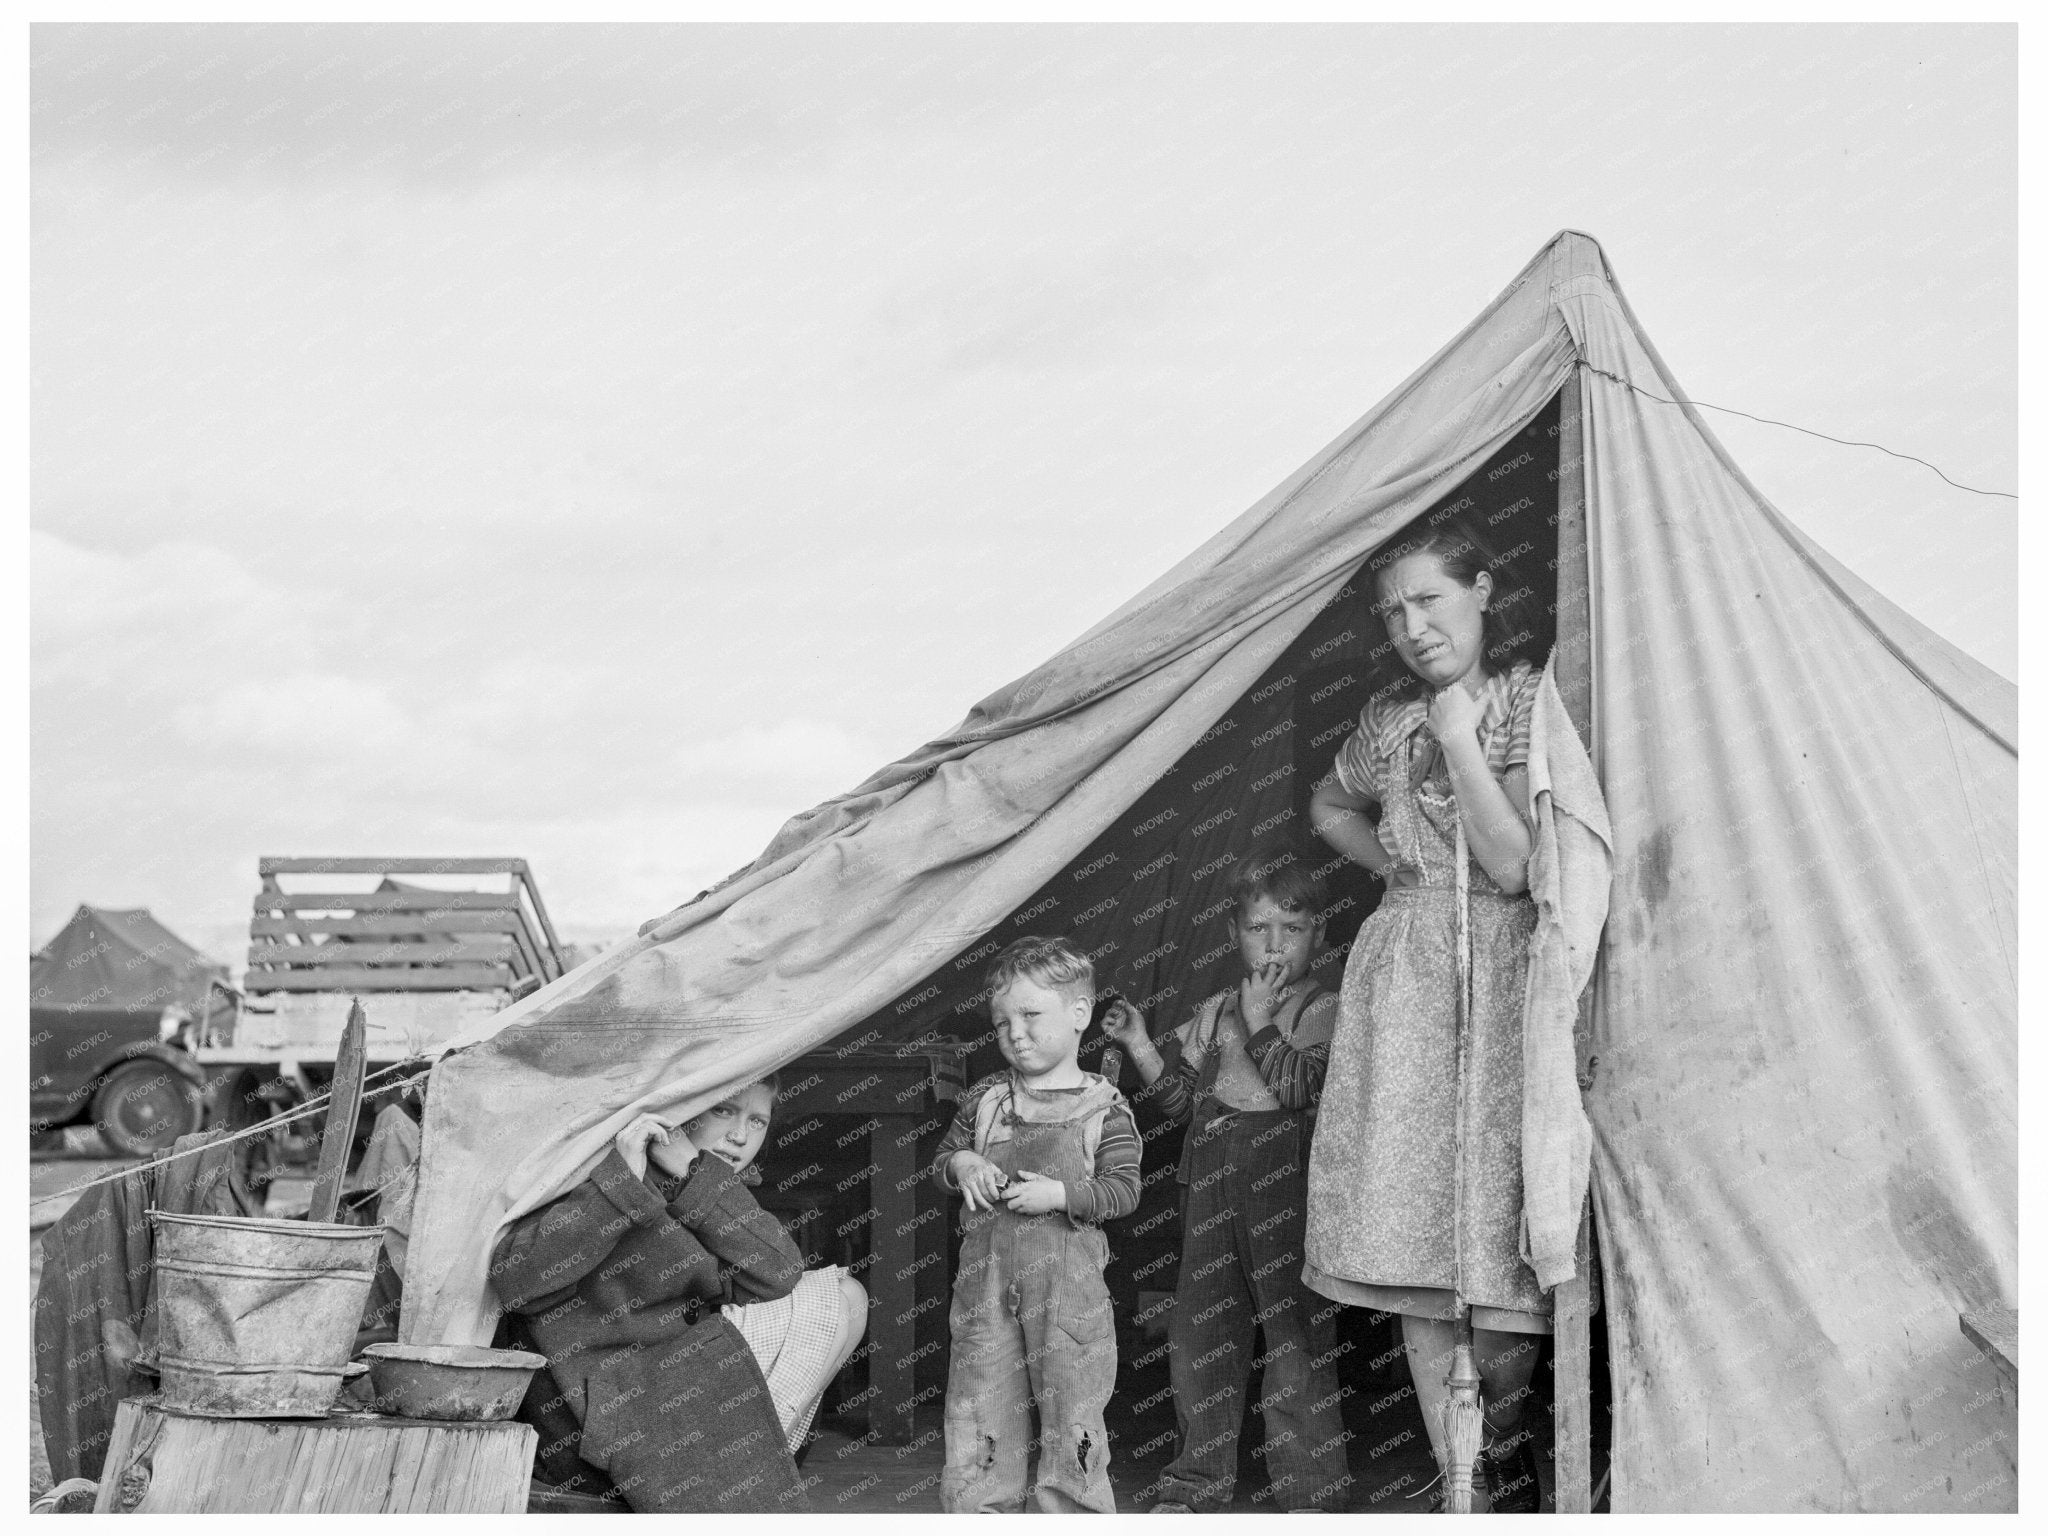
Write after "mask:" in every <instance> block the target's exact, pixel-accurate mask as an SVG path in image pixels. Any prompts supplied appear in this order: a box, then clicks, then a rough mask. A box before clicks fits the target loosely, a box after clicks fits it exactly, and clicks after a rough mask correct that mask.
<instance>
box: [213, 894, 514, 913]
mask: <svg viewBox="0 0 2048 1536" xmlns="http://www.w3.org/2000/svg"><path fill="white" fill-rule="evenodd" d="M249 906H250V909H251V910H252V911H256V912H517V911H519V909H520V908H519V893H518V892H517V891H258V892H257V893H256V894H255V895H254V896H252V897H250V898H249Z"/></svg>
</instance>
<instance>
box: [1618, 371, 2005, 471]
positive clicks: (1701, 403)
mask: <svg viewBox="0 0 2048 1536" xmlns="http://www.w3.org/2000/svg"><path fill="white" fill-rule="evenodd" d="M1579 366H1580V367H1581V368H1583V369H1585V370H1586V371H1587V372H1588V373H1597V374H1599V375H1600V377H1601V378H1603V379H1612V380H1614V382H1615V383H1617V384H1623V385H1626V386H1627V387H1628V388H1630V389H1632V390H1634V391H1635V392H1636V393H1637V394H1639V395H1642V396H1644V397H1645V398H1646V399H1650V400H1656V401H1659V402H1660V403H1662V404H1664V405H1691V406H1697V407H1698V408H1699V409H1700V410H1703V411H1720V412H1721V413H1722V414H1723V415H1727V416H1740V417H1742V418H1743V419H1744V420H1745V421H1760V422H1762V423H1763V424H1764V425H1765V426H1767V427H1784V428H1785V429H1786V430H1788V431H1791V432H1804V433H1805V434H1806V435H1807V436H1808V437H1817V438H1820V439H1821V440H1822V441H1824V442H1830V443H1840V444H1841V445H1842V446H1843V447H1844V448H1875V449H1876V450H1877V451H1878V452H1879V453H1888V454H1890V455H1891V456H1892V457H1893V458H1895V459H1906V460H1909V461H1910V462H1912V463H1914V464H1920V465H1924V466H1925V467H1927V468H1928V469H1931V470H1933V471H1934V472H1935V473H1936V474H1937V475H1941V478H1942V479H1943V480H1947V481H1948V483H1949V484H1950V485H1952V486H1954V487H1955V488H1956V489H1957V490H1959V491H1968V492H1969V493H1970V494H1971V495H1972V496H2003V497H2004V498H2005V499H2006V500H2007V501H2018V500H2019V496H2018V495H2017V494H2016V493H2015V492H2012V491H1987V490H1985V489H1983V488H1982V487H1981V486H1975V485H1965V484H1963V482H1962V481H1960V480H1951V479H1949V477H1948V476H1947V475H1946V474H1943V473H1942V469H1941V466H1940V465H1939V464H1934V463H1930V462H1929V461H1928V460H1926V459H1923V458H1921V457H1920V456H1919V455H1918V454H1917V453H1901V452H1899V450H1898V449H1896V448H1887V447H1885V445H1884V444H1883V443H1866V442H1863V441H1861V440H1860V439H1858V438H1852V437H1833V436H1830V435H1829V434H1828V433H1826V432H1816V431H1814V429H1813V428H1811V427H1802V426H1799V425H1797V424H1796V423H1793V422H1789V421H1779V420H1778V419H1777V418H1776V417H1774V416H1752V415H1751V414H1750V413H1749V412H1748V411H1738V410H1736V409H1735V407H1734V406H1732V405H1712V404H1709V403H1708V402H1707V401H1705V400H1693V399H1685V400H1672V399H1668V398H1666V397H1665V396H1663V395H1660V394H1658V393H1657V392H1656V391H1655V390H1649V389H1645V388H1643V386H1642V385H1640V384H1638V383H1637V382H1636V381H1635V380H1634V379H1625V378H1623V377H1622V376H1621V375H1620V374H1618V373H1609V372H1608V371H1607V370H1606V369H1605V368H1595V367H1594V366H1593V365H1592V364H1591V363H1589V362H1587V361H1585V359H1583V358H1581V359H1580V360H1579Z"/></svg>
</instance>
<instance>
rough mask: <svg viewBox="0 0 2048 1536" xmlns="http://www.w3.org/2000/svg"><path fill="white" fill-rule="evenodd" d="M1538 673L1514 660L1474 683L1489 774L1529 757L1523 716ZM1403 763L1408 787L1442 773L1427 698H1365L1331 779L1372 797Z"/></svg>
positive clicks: (1526, 722)
mask: <svg viewBox="0 0 2048 1536" xmlns="http://www.w3.org/2000/svg"><path fill="white" fill-rule="evenodd" d="M1542 676H1543V674H1542V673H1541V672H1539V671H1537V670H1536V668H1535V667H1533V666H1531V665H1530V664H1529V663H1528V662H1526V661H1518V662H1516V663H1515V664H1514V665H1513V666H1512V667H1509V668H1508V670H1507V671H1505V672H1493V673H1489V674H1488V675H1487V679H1486V681H1485V682H1484V683H1483V684H1482V685H1481V686H1480V689H1479V696H1478V700H1477V702H1478V704H1479V746H1480V749H1481V750H1482V751H1484V752H1485V753H1486V766H1487V768H1488V769H1489V770H1491V772H1492V773H1493V776H1494V777H1495V778H1501V777H1503V776H1504V775H1505V774H1506V773H1507V771H1508V770H1509V769H1510V768H1518V767H1521V766H1522V765H1523V764H1525V763H1527V762H1528V761H1529V718H1530V715H1531V714H1532V713H1533V712H1534V710H1535V707H1536V686H1537V684H1538V682H1539V681H1540V680H1541V679H1542ZM1411 745H1412V747H1413V749H1414V750H1413V751H1412V753H1411V752H1410V750H1409V749H1410V747H1411ZM1404 761H1405V762H1406V764H1407V767H1408V787H1409V788H1411V789H1419V788H1421V786H1422V781H1423V780H1424V779H1427V778H1429V777H1431V776H1432V775H1434V774H1441V773H1447V772H1448V770H1447V769H1445V768H1443V766H1442V764H1443V752H1442V750H1441V749H1440V748H1439V747H1438V746H1437V741H1436V737H1435V736H1434V735H1433V734H1432V733H1431V731H1430V729H1429V700H1428V699H1427V698H1426V697H1425V698H1419V699H1404V698H1387V697H1386V696H1384V695H1382V696H1380V697H1377V698H1372V699H1368V700H1367V701H1366V705H1365V708H1364V709H1362V710H1360V711H1359V712H1358V729H1357V730H1355V731H1353V732H1352V733H1351V734H1350V735H1349V736H1348V737H1346V738H1345V740H1344V745H1343V746H1342V747H1340V748H1338V750H1337V782H1338V783H1339V784H1341V785H1343V786H1344V788H1346V789H1348V790H1349V791H1350V792H1351V793H1352V794H1354V795H1358V796H1361V797H1363V798H1364V799H1367V800H1378V799H1380V798H1381V797H1382V786H1383V785H1385V784H1386V783H1387V782H1388V775H1389V774H1390V773H1391V772H1393V771H1394V770H1395V769H1396V768H1397V767H1398V766H1399V765H1400V764H1401V763H1403V762H1404Z"/></svg>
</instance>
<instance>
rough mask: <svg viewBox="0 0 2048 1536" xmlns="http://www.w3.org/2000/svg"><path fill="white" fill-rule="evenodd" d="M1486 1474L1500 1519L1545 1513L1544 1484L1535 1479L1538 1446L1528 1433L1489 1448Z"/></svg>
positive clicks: (1523, 1431) (1513, 1436)
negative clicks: (1506, 1516)
mask: <svg viewBox="0 0 2048 1536" xmlns="http://www.w3.org/2000/svg"><path fill="white" fill-rule="evenodd" d="M1486 1459H1487V1461H1488V1462H1489V1463H1490V1465H1489V1466H1488V1468H1487V1472H1488V1475H1489V1478H1490V1480H1491V1483H1492V1487H1493V1512H1494V1513H1495V1514H1497V1515H1535V1514H1541V1513H1542V1511H1543V1484H1542V1483H1541V1482H1540V1481H1538V1479H1537V1476H1536V1442H1535V1439H1534V1437H1533V1436H1531V1435H1530V1433H1529V1432H1528V1431H1527V1430H1526V1429H1525V1430H1522V1431H1520V1432H1518V1433H1517V1434H1514V1435H1512V1436H1510V1437H1509V1438H1508V1439H1506V1440H1504V1441H1501V1442H1499V1443H1498V1444H1495V1445H1490V1446H1488V1447H1487V1448H1486Z"/></svg>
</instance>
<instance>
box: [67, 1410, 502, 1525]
mask: <svg viewBox="0 0 2048 1536" xmlns="http://www.w3.org/2000/svg"><path fill="white" fill-rule="evenodd" d="M539 1438H540V1437H539V1436H538V1435H536V1434H535V1433H534V1431H533V1429H532V1428H531V1427H530V1426H528V1425H525V1424H511V1423H505V1424H440V1423H430V1422H427V1421H425V1420H421V1419H387V1418H376V1417H372V1416H369V1415H360V1416H358V1415H349V1416H346V1417H334V1418H326V1419H206V1418H200V1417H199V1416H197V1415H196V1414H186V1413H177V1412H174V1411H172V1410H170V1409H167V1408H164V1407H162V1406H160V1405H159V1404H158V1403H157V1402H156V1400H155V1399H154V1398H147V1397H144V1398H130V1399H128V1400H127V1401H126V1402H124V1403H122V1404H121V1406H120V1407H119V1408H118V1409H117V1410H115V1415H114V1433H113V1437H112V1439H111V1440H110V1441H109V1442H108V1445H107V1461H106V1470H105V1472H104V1474H103V1475H102V1477H101V1479H100V1491H99V1499H98V1502H97V1503H96V1504H95V1505H94V1506H93V1512H94V1513H95V1514H188V1515H189V1514H294V1515H296V1514H489V1515H497V1514H522V1513H524V1512H525V1509H526V1499H527V1486H528V1483H529V1482H530V1481H531V1478H532V1472H533V1452H534V1447H535V1445H536V1444H537V1442H538V1441H539Z"/></svg>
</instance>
